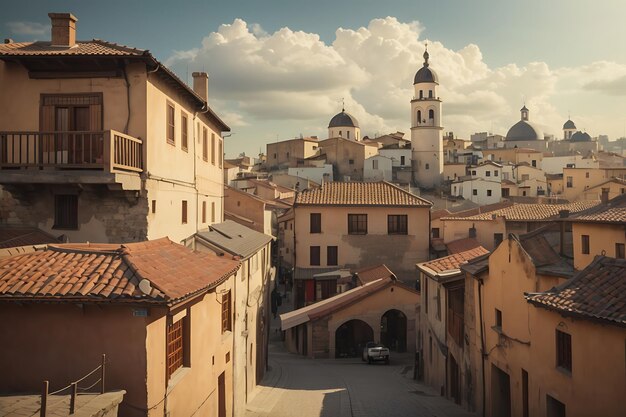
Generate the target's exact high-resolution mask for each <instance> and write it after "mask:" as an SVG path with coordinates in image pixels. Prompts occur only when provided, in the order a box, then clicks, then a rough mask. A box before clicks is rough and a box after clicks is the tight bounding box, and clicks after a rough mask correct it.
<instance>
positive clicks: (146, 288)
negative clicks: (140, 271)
mask: <svg viewBox="0 0 626 417" xmlns="http://www.w3.org/2000/svg"><path fill="white" fill-rule="evenodd" d="M139 289H140V290H141V292H142V293H144V294H146V295H150V293H151V292H152V285H150V281H148V280H147V279H145V278H144V279H142V280H141V281H139Z"/></svg>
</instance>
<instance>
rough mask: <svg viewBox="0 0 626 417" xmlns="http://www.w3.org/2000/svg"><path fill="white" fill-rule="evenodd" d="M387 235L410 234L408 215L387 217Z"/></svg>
mask: <svg viewBox="0 0 626 417" xmlns="http://www.w3.org/2000/svg"><path fill="white" fill-rule="evenodd" d="M387 234H390V235H406V234H408V216H407V215H406V214H390V215H389V216H387Z"/></svg>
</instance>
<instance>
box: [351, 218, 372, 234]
mask: <svg viewBox="0 0 626 417" xmlns="http://www.w3.org/2000/svg"><path fill="white" fill-rule="evenodd" d="M348 234H349V235H366V234H367V214H348Z"/></svg>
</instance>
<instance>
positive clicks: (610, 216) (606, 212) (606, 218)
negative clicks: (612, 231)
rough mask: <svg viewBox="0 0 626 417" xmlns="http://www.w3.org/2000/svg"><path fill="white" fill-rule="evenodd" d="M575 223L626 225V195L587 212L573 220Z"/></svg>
mask: <svg viewBox="0 0 626 417" xmlns="http://www.w3.org/2000/svg"><path fill="white" fill-rule="evenodd" d="M571 220H572V221H573V222H596V223H620V224H624V223H626V194H621V195H619V196H617V197H615V198H614V199H612V200H610V201H609V202H608V204H600V205H597V206H595V207H593V208H591V209H589V210H585V211H584V212H582V213H579V214H578V215H577V216H574V217H573V218H572V219H571Z"/></svg>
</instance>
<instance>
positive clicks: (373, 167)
mask: <svg viewBox="0 0 626 417" xmlns="http://www.w3.org/2000/svg"><path fill="white" fill-rule="evenodd" d="M372 169H378V159H374V160H372Z"/></svg>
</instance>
